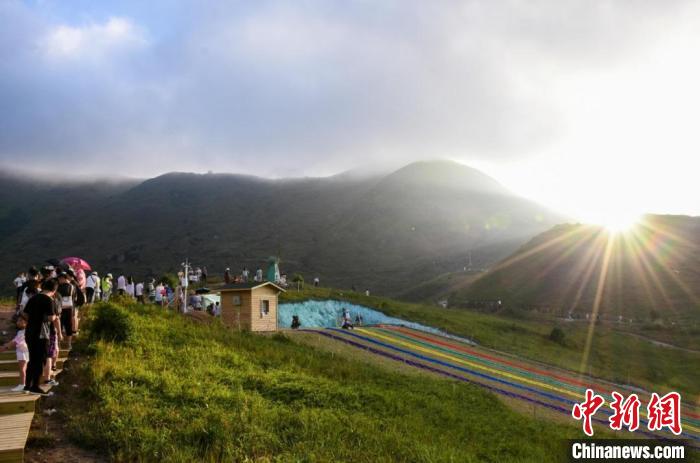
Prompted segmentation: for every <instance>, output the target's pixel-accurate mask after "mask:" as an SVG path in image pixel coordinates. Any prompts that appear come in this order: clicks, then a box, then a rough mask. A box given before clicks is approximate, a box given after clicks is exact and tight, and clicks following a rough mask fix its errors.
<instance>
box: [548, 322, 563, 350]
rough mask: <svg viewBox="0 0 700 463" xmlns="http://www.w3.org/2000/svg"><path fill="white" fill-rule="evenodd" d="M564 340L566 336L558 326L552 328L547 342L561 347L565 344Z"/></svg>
mask: <svg viewBox="0 0 700 463" xmlns="http://www.w3.org/2000/svg"><path fill="white" fill-rule="evenodd" d="M565 338H566V335H565V334H564V331H563V330H562V329H561V328H559V327H558V326H555V327H554V328H552V331H551V332H550V333H549V340H550V341H553V342H556V343H557V344H561V345H562V346H563V345H564V344H565Z"/></svg>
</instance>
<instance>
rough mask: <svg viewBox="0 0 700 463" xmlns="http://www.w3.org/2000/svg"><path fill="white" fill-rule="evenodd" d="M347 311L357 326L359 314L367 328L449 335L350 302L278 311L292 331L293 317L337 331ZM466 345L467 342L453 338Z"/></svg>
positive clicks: (281, 324)
mask: <svg viewBox="0 0 700 463" xmlns="http://www.w3.org/2000/svg"><path fill="white" fill-rule="evenodd" d="M343 309H347V310H349V311H350V317H351V319H352V322H353V323H355V317H356V316H357V315H360V316H362V322H363V324H364V325H379V324H384V325H401V326H406V327H409V328H413V329H416V330H420V331H425V332H428V333H435V334H441V335H446V333H444V332H443V331H441V330H438V329H437V328H433V327H430V326H425V325H421V324H420V323H415V322H409V321H406V320H402V319H400V318H395V317H389V316H388V315H384V314H383V313H381V312H379V311H378V310H374V309H370V308H369V307H364V306H361V305H357V304H352V303H349V302H343V301H335V300H326V301H313V300H309V301H304V302H293V303H289V302H287V303H283V304H280V305H279V307H278V310H277V323H278V326H279V327H280V328H289V327H290V326H291V325H292V316H293V315H298V316H299V321H300V322H301V326H302V328H334V327H339V326H340V325H341V319H342V315H343ZM450 337H452V338H455V339H460V340H462V341H465V342H471V341H469V340H466V339H461V338H457V337H456V336H450Z"/></svg>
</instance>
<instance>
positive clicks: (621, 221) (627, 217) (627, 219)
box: [600, 214, 641, 234]
mask: <svg viewBox="0 0 700 463" xmlns="http://www.w3.org/2000/svg"><path fill="white" fill-rule="evenodd" d="M640 219H641V216H640V215H637V214H634V215H631V214H616V215H614V216H611V217H607V218H605V219H604V220H601V222H600V225H602V226H603V227H605V229H606V230H607V231H608V232H609V233H613V234H619V233H625V232H627V231H629V230H630V229H631V228H633V227H634V226H635V225H637V224H638V223H639V221H640Z"/></svg>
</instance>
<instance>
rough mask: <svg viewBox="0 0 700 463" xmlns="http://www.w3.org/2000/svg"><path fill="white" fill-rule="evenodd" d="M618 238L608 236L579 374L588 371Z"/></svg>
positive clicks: (611, 235)
mask: <svg viewBox="0 0 700 463" xmlns="http://www.w3.org/2000/svg"><path fill="white" fill-rule="evenodd" d="M615 240H616V237H615V235H613V234H608V242H607V243H606V245H605V254H604V255H603V262H602V263H601V267H600V275H599V276H598V285H597V287H596V293H595V299H594V301H593V311H592V317H591V319H590V321H589V323H588V332H587V333H586V343H585V345H584V348H583V356H582V357H581V366H580V367H579V373H581V374H583V373H584V372H585V371H586V366H587V365H588V356H589V355H590V351H591V344H592V342H593V332H594V331H595V323H596V319H597V318H598V311H599V310H600V303H601V301H602V299H603V291H604V289H605V281H606V279H607V275H608V268H609V266H610V257H611V256H612V251H613V246H614V243H615Z"/></svg>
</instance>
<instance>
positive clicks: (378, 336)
mask: <svg viewBox="0 0 700 463" xmlns="http://www.w3.org/2000/svg"><path fill="white" fill-rule="evenodd" d="M304 331H309V332H315V333H318V334H320V335H322V336H325V337H327V338H332V339H335V340H337V341H341V342H344V343H346V344H350V345H352V346H354V347H358V348H360V349H364V350H367V351H369V352H371V353H373V354H376V355H379V356H382V357H385V358H389V359H392V360H395V361H399V362H402V363H404V364H407V365H410V366H412V367H415V368H418V369H422V370H426V371H430V372H432V373H436V374H439V375H442V376H447V377H449V378H452V379H456V380H459V381H464V382H469V383H473V384H476V385H479V386H482V387H485V388H487V389H489V390H491V391H492V392H495V393H497V394H500V395H503V396H507V397H510V398H512V399H516V400H520V401H523V402H526V403H529V404H531V405H533V406H539V407H544V408H547V409H549V410H554V411H556V412H560V413H564V414H566V415H569V416H570V415H571V408H572V406H573V405H574V404H575V403H577V402H581V401H582V400H583V396H584V393H585V390H586V388H591V389H593V390H594V391H595V392H596V393H597V394H600V395H602V396H603V397H604V398H605V400H606V404H607V403H609V401H610V400H611V395H610V393H611V391H613V390H614V391H617V392H620V393H621V394H623V395H625V396H627V395H628V394H629V393H631V392H635V393H637V394H638V395H639V397H640V400H641V401H642V407H641V408H642V409H641V410H640V412H641V413H640V414H641V415H642V417H641V419H640V427H639V429H638V430H637V431H636V432H635V434H640V433H641V434H644V435H646V436H647V437H653V438H669V437H675V436H673V434H672V433H671V432H670V431H664V432H649V431H647V428H646V426H647V421H646V419H645V418H644V416H645V415H646V411H645V408H646V403H648V399H649V394H648V393H645V392H642V391H640V390H629V389H627V388H625V387H624V386H620V385H616V384H613V383H610V382H606V381H603V380H600V379H595V378H591V377H587V376H582V375H577V374H575V373H573V372H569V371H565V370H561V369H556V368H552V367H550V366H545V365H543V364H538V363H536V362H532V361H525V360H523V359H520V358H516V357H514V356H511V355H508V354H503V353H497V352H495V351H492V350H487V349H483V348H475V347H472V346H469V345H467V344H464V343H461V342H458V341H455V340H453V339H450V338H447V337H444V336H440V335H436V334H432V333H426V332H423V331H418V330H414V329H411V328H405V327H401V326H394V325H379V326H376V327H367V328H356V329H355V330H342V329H338V328H326V329H317V330H311V329H309V330H304ZM659 392H661V391H659ZM611 414H612V411H611V410H610V409H609V407H607V406H605V407H601V409H599V410H598V413H596V415H595V416H594V417H593V419H594V421H596V422H598V423H600V424H603V425H604V426H605V427H607V425H608V417H609V416H610V415H611ZM681 416H682V423H683V433H682V434H681V436H678V437H680V438H684V439H686V440H687V441H688V443H689V444H690V445H691V446H693V447H696V448H700V414H699V413H698V412H697V410H695V409H693V408H692V407H688V406H687V405H686V404H684V408H683V411H682V413H681Z"/></svg>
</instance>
